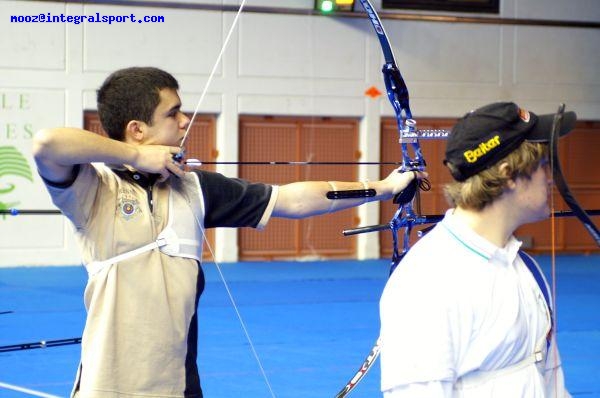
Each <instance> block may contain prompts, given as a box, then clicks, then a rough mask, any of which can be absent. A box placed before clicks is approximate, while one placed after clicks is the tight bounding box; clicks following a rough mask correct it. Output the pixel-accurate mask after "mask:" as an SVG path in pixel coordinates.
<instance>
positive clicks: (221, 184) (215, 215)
mask: <svg viewBox="0 0 600 398" xmlns="http://www.w3.org/2000/svg"><path fill="white" fill-rule="evenodd" d="M194 172H195V173H196V174H197V175H198V179H199V180H200V187H201V189H202V195H203V196H204V211H205V214H204V226H205V227H206V228H214V227H256V226H257V225H258V223H259V222H260V220H261V218H262V216H263V214H264V212H265V209H266V208H267V205H268V204H269V200H270V199H271V192H272V190H273V187H272V186H271V185H268V184H263V183H251V182H248V181H246V180H242V179H239V178H228V177H225V176H224V175H222V174H219V173H213V172H209V171H204V170H194Z"/></svg>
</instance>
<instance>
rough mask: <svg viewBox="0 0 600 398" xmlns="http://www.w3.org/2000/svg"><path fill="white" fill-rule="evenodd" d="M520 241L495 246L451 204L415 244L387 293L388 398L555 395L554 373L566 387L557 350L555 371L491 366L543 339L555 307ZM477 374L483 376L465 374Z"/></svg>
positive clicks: (384, 369)
mask: <svg viewBox="0 0 600 398" xmlns="http://www.w3.org/2000/svg"><path fill="white" fill-rule="evenodd" d="M520 246H521V243H520V242H519V241H517V240H516V239H515V238H514V237H512V238H511V239H510V241H509V242H508V244H507V245H506V246H505V247H503V248H499V247H496V246H494V245H493V244H492V243H490V242H488V241H487V240H485V239H484V238H482V237H481V236H479V235H477V234H476V233H475V232H474V231H472V230H471V229H470V228H468V227H467V226H466V225H463V224H462V223H461V222H460V220H459V219H457V218H456V217H454V216H453V215H452V210H449V211H448V212H447V213H446V216H445V218H444V220H443V221H442V222H441V223H440V224H439V225H438V226H436V228H434V229H433V230H432V231H431V232H430V233H429V234H427V235H426V236H425V237H424V238H423V239H421V241H420V242H418V243H417V244H416V245H415V246H414V247H413V248H412V249H411V250H410V251H409V252H408V254H407V255H406V257H405V258H404V259H403V261H402V262H401V263H400V265H398V267H397V268H396V270H395V271H394V273H393V274H392V275H391V277H390V279H389V281H388V283H387V285H386V287H385V289H384V292H383V295H382V297H381V302H380V311H381V334H380V338H381V341H382V346H381V389H382V391H383V392H384V396H385V397H386V398H392V397H393V398H400V397H411V398H416V397H421V396H422V397H428V398H430V397H431V398H432V397H453V398H455V397H479V398H480V397H511V398H515V397H524V398H525V397H526V398H542V397H550V396H552V397H554V396H555V395H554V392H552V394H553V395H548V394H549V392H550V390H552V389H553V388H554V383H555V382H554V377H556V378H557V381H558V382H557V386H558V387H559V388H558V391H559V392H560V394H559V395H556V396H557V397H565V396H566V397H568V396H569V395H568V393H566V391H564V385H563V384H564V383H563V377H562V370H561V369H560V359H559V358H558V352H557V350H556V351H555V352H554V353H552V352H550V355H548V361H549V362H547V363H546V364H545V366H544V364H541V366H540V367H541V368H544V367H545V368H546V369H549V370H548V371H545V370H539V369H538V366H536V364H531V365H530V366H523V367H522V369H519V370H516V371H511V372H504V371H503V373H501V374H499V373H494V374H493V375H492V374H487V373H485V372H495V371H498V370H500V369H507V368H509V367H512V366H513V365H515V364H518V363H520V362H521V361H523V360H525V359H526V358H528V357H531V355H532V354H533V353H534V352H535V351H536V347H539V346H543V347H544V350H545V348H546V347H545V346H546V335H547V333H548V331H549V328H550V324H551V321H550V316H549V312H548V308H547V305H546V302H545V300H544V298H543V294H542V292H541V290H540V288H539V286H538V285H537V283H536V281H535V279H534V278H533V276H532V275H531V273H530V272H529V270H528V269H527V267H526V266H525V264H524V263H523V261H522V260H521V258H520V257H519V255H518V251H519V248H520ZM550 362H551V363H550ZM553 363H558V366H557V369H556V370H554V371H553V370H552V369H553V368H554V367H555V366H554V365H552V364H553ZM483 374H485V377H483V378H482V377H481V376H482V375H483ZM474 375H478V376H475V377H473V376H474ZM471 379H476V380H478V381H477V383H467V381H469V380H471ZM463 381H464V382H465V383H464V386H462V387H461V383H462V382H463Z"/></svg>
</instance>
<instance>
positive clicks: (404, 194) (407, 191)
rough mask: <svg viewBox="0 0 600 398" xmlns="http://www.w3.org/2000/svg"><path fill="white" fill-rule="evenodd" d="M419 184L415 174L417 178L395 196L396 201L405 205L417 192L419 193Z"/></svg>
mask: <svg viewBox="0 0 600 398" xmlns="http://www.w3.org/2000/svg"><path fill="white" fill-rule="evenodd" d="M418 186H419V180H418V179H417V178H416V176H415V178H414V179H413V180H412V181H411V182H410V183H409V184H408V186H407V187H406V188H404V189H403V190H402V191H400V192H398V193H397V194H396V195H395V196H394V203H395V204H401V205H405V204H407V203H409V202H410V201H412V200H413V198H414V197H415V194H416V193H417V188H418Z"/></svg>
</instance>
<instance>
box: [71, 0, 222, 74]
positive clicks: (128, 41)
mask: <svg viewBox="0 0 600 398" xmlns="http://www.w3.org/2000/svg"><path fill="white" fill-rule="evenodd" d="M95 13H99V14H100V15H107V16H109V15H115V16H116V15H126V14H130V13H134V14H135V15H136V19H139V18H140V17H141V16H144V15H145V16H159V15H160V16H164V18H165V22H164V23H158V22H157V23H141V24H138V23H113V24H110V25H108V24H104V23H93V24H90V23H88V24H85V26H84V33H83V34H84V41H83V45H84V49H85V51H84V55H83V57H84V70H85V71H102V72H106V73H109V72H112V71H114V70H115V69H119V68H124V67H128V66H146V65H152V66H158V67H161V68H164V69H166V70H168V71H170V72H171V73H193V74H208V73H209V72H210V71H211V69H212V67H213V64H214V61H215V59H216V58H217V55H218V53H219V51H220V49H221V41H222V24H223V17H222V13H220V12H190V10H182V9H172V10H169V9H165V8H140V7H138V8H126V7H117V6H98V5H90V6H86V7H85V14H86V15H95ZM218 72H220V69H219V70H218Z"/></svg>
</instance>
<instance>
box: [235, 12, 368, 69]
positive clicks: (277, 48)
mask: <svg viewBox="0 0 600 398" xmlns="http://www.w3.org/2000/svg"><path fill="white" fill-rule="evenodd" d="M364 22H368V21H366V19H365V21H362V20H355V19H335V18H325V17H318V18H311V17H307V16H297V15H287V16H278V17H276V18H274V17H273V15H261V14H249V15H246V16H245V17H244V18H243V19H242V21H241V23H240V66H239V76H240V77H264V78H273V77H289V78H304V79H314V78H327V79H342V80H349V79H361V78H362V77H363V76H364V70H365V44H364V43H365V40H366V36H365V31H366V30H365V28H366V27H368V26H366V25H365V23H364ZM361 26H362V27H361ZM369 28H370V27H369Z"/></svg>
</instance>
